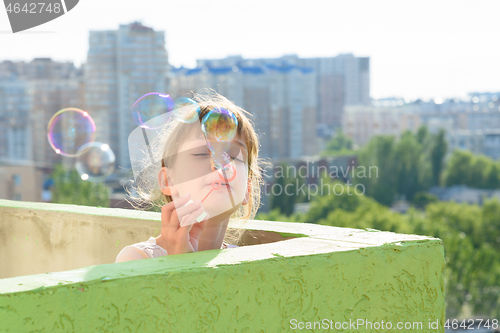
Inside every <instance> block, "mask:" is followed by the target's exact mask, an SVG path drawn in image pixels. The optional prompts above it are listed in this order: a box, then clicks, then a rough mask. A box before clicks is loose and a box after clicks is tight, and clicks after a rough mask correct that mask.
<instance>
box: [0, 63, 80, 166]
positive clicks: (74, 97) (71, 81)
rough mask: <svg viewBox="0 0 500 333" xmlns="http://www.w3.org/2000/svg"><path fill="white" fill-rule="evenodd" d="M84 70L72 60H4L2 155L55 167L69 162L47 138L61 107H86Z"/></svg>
mask: <svg viewBox="0 0 500 333" xmlns="http://www.w3.org/2000/svg"><path fill="white" fill-rule="evenodd" d="M82 85H83V82H82V76H81V71H80V70H79V69H77V68H76V67H75V66H74V65H73V64H72V63H70V62H66V63H62V62H56V61H53V60H51V59H48V58H36V59H34V60H32V61H30V62H12V61H4V62H2V63H0V128H1V129H2V130H1V131H0V157H2V158H5V159H12V160H29V161H32V162H33V163H34V164H35V165H37V166H38V167H45V168H51V167H52V166H53V165H54V164H55V163H60V162H66V163H69V164H71V161H69V160H68V159H66V160H63V159H62V157H61V155H57V154H56V153H55V152H54V151H53V150H52V148H51V147H50V145H49V143H48V140H47V125H48V123H49V120H50V118H51V117H52V116H53V115H54V114H55V113H56V112H58V111H59V110H61V109H63V108H68V107H77V108H82V107H83V98H82V97H83V96H82Z"/></svg>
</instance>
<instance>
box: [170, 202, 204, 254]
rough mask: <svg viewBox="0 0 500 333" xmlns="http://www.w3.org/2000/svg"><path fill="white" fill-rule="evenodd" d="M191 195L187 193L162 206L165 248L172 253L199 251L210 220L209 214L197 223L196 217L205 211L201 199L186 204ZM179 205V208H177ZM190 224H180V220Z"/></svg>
mask: <svg viewBox="0 0 500 333" xmlns="http://www.w3.org/2000/svg"><path fill="white" fill-rule="evenodd" d="M190 198H191V195H190V194H189V193H187V194H186V195H184V196H183V197H180V198H179V199H176V200H174V201H172V202H170V203H168V204H166V205H165V206H163V207H162V208H161V236H160V237H161V238H162V240H163V241H162V243H163V244H165V250H167V253H168V254H169V255H170V254H180V253H189V252H196V251H198V240H199V239H200V236H201V233H202V231H203V229H205V225H206V224H207V221H208V214H206V216H205V218H204V219H203V220H202V221H201V222H199V223H197V222H195V219H196V218H197V217H198V216H200V214H201V213H203V212H204V211H205V209H204V208H203V207H202V205H201V202H200V200H196V201H194V202H193V203H191V204H189V205H186V206H184V205H185V204H186V203H187V202H188V201H189V199H190ZM176 207H178V208H176ZM181 221H183V223H184V224H189V225H187V226H185V227H181V226H180V222H181ZM193 222H195V223H194V224H193Z"/></svg>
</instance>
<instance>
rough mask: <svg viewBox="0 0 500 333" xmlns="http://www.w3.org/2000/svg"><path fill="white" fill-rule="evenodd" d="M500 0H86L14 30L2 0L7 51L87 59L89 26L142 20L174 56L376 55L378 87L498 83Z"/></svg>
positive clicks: (437, 88) (494, 87)
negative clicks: (157, 32)
mask: <svg viewBox="0 0 500 333" xmlns="http://www.w3.org/2000/svg"><path fill="white" fill-rule="evenodd" d="M499 12H500V1H497V0H476V1H462V0H455V1H448V0H443V1H436V0H434V1H428V0H420V1H406V0H405V1H394V0H377V1H373V0H372V1H361V0H352V1H314V0H311V1H305V2H292V1H281V0H279V1H273V0H266V1H263V0H252V1H234V0H233V1H227V0H220V1H218V0H212V1H201V0H182V1H165V0H163V1H160V0H141V1H137V0H136V1H131V0H80V2H79V4H78V5H77V6H76V7H75V8H74V9H73V10H72V11H70V12H68V13H67V14H66V15H64V16H62V17H60V18H58V19H56V20H54V21H52V22H48V23H46V24H44V25H42V26H39V27H35V28H33V29H30V30H28V31H26V32H21V33H18V34H11V33H9V32H10V25H9V23H8V18H7V14H6V12H5V10H0V60H4V59H11V60H31V59H32V58H34V57H51V58H53V59H56V60H70V61H74V62H75V63H77V64H80V63H82V62H84V61H85V58H86V52H87V49H88V31H89V30H104V29H117V28H118V25H119V24H126V23H130V22H132V21H136V20H139V21H141V22H142V23H143V24H145V25H147V26H151V27H153V28H154V29H156V30H164V31H165V32H166V47H167V51H168V52H169V60H170V63H171V64H173V65H175V66H179V65H184V66H194V65H195V60H196V59H200V58H220V57H225V56H228V55H242V56H243V57H246V58H254V57H255V58H256V57H278V56H281V55H284V54H297V55H299V56H301V57H316V56H319V57H328V56H335V55H337V54H339V53H354V54H355V55H357V56H369V57H371V94H372V96H373V97H376V98H380V97H389V96H398V97H406V98H410V99H412V98H425V99H427V98H435V97H440V98H446V97H463V96H466V94H467V93H468V92H472V91H480V92H483V91H500V62H499V58H500V57H499V56H500V52H499V51H498V50H499V49H500V48H499V47H498V45H497V44H498V42H497V39H498V32H499V31H500V29H499V28H500V20H498V13H499Z"/></svg>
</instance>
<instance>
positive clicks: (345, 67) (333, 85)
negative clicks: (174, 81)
mask: <svg viewBox="0 0 500 333" xmlns="http://www.w3.org/2000/svg"><path fill="white" fill-rule="evenodd" d="M197 65H198V67H203V66H207V67H211V66H212V67H213V66H218V67H224V66H225V67H231V66H266V65H274V66H280V67H287V66H300V67H307V68H312V69H313V71H314V73H315V75H316V84H315V86H316V92H315V93H316V101H317V110H318V112H317V115H316V116H317V122H318V125H320V126H326V127H328V128H330V129H335V128H339V127H341V126H342V115H343V112H344V105H369V104H370V103H371V99H370V58H367V57H355V56H354V55H353V54H340V55H337V56H335V57H324V58H299V57H298V56H296V55H286V56H282V57H280V58H264V59H243V58H242V57H240V56H231V57H227V58H224V59H202V60H198V62H197Z"/></svg>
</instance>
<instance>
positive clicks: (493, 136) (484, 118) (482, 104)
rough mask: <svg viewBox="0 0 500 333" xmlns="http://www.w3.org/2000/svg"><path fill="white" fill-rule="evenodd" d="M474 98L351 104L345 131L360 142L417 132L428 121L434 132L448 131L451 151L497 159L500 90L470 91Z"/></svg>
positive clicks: (345, 115)
mask: <svg viewBox="0 0 500 333" xmlns="http://www.w3.org/2000/svg"><path fill="white" fill-rule="evenodd" d="M470 95H471V99H470V100H466V101H463V100H458V99H448V100H446V101H439V102H437V103H436V102H434V101H429V102H423V101H421V100H417V101H414V102H412V103H405V102H404V100H403V99H385V100H377V101H374V102H373V104H372V105H370V106H348V107H346V112H345V114H344V121H343V128H344V132H345V133H346V134H347V135H349V136H350V137H351V138H353V140H354V142H355V143H357V144H358V145H363V144H365V143H367V142H368V141H369V140H370V139H371V137H372V136H374V135H380V134H388V135H394V136H399V135H400V134H401V133H402V132H403V131H405V130H411V131H413V132H415V131H416V130H417V129H418V128H419V127H420V126H422V125H425V126H427V128H428V129H429V131H430V132H431V133H437V132H438V131H439V130H440V129H444V130H445V131H446V138H447V141H448V147H449V149H448V151H449V152H452V151H453V150H454V149H465V150H470V151H472V152H474V153H477V154H484V155H487V156H490V157H492V158H494V159H498V158H500V101H499V98H498V96H500V93H496V94H495V93H485V94H477V93H475V94H470Z"/></svg>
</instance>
